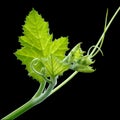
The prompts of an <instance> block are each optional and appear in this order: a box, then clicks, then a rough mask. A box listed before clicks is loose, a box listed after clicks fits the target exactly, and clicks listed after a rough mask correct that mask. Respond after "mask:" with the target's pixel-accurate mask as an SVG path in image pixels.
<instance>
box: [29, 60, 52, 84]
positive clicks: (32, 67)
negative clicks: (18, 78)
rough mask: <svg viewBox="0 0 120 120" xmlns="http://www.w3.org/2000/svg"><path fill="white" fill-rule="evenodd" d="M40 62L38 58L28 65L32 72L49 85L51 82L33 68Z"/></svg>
mask: <svg viewBox="0 0 120 120" xmlns="http://www.w3.org/2000/svg"><path fill="white" fill-rule="evenodd" d="M39 61H40V59H39V58H34V59H33V60H32V61H31V63H30V68H31V69H32V71H33V72H35V73H36V74H38V75H40V76H41V77H42V78H43V79H44V80H45V81H46V82H48V83H51V81H50V80H49V79H48V78H47V77H46V75H45V74H43V73H41V72H40V71H37V70H36V69H35V66H36V65H37V64H38V62H39Z"/></svg>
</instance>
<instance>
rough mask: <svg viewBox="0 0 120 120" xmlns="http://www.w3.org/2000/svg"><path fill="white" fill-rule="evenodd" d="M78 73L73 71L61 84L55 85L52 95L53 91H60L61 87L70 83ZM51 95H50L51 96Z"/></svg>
mask: <svg viewBox="0 0 120 120" xmlns="http://www.w3.org/2000/svg"><path fill="white" fill-rule="evenodd" d="M77 73H78V71H75V72H73V73H72V74H71V75H70V76H69V77H68V78H67V79H66V80H64V81H63V82H62V83H61V84H60V85H58V86H57V87H55V88H54V89H53V90H52V91H51V93H50V95H52V94H53V93H55V92H56V91H58V90H59V89H60V88H61V87H63V86H64V85H65V84H66V83H68V82H69V81H70V80H71V79H72V78H73V77H74V76H75V75H76V74H77ZM50 95H49V96H50Z"/></svg>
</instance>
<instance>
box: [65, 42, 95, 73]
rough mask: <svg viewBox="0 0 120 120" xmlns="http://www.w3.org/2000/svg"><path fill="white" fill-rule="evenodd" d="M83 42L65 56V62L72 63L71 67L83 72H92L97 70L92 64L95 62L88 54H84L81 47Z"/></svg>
mask: <svg viewBox="0 0 120 120" xmlns="http://www.w3.org/2000/svg"><path fill="white" fill-rule="evenodd" d="M80 45H81V44H80V43H78V44H77V45H76V46H75V47H74V48H73V49H72V50H71V51H70V53H69V54H68V56H67V57H66V58H65V60H64V61H65V62H67V63H69V64H70V69H72V70H76V71H78V72H83V73H91V72H94V71H95V70H94V69H93V68H92V67H91V66H90V65H91V64H93V63H94V62H93V61H92V59H91V58H90V57H89V56H88V55H84V53H85V52H84V51H83V50H82V49H81V46H80Z"/></svg>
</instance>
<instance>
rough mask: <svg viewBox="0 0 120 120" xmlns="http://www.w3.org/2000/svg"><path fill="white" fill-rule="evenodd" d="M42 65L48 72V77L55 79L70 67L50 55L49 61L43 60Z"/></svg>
mask: <svg viewBox="0 0 120 120" xmlns="http://www.w3.org/2000/svg"><path fill="white" fill-rule="evenodd" d="M42 63H43V65H44V66H45V68H46V70H47V74H48V75H47V76H48V77H50V76H52V77H53V78H54V77H55V76H58V75H62V74H63V72H65V71H66V70H68V69H69V65H68V64H65V63H64V62H63V61H61V60H59V59H58V58H57V57H55V56H53V55H50V56H49V57H48V58H47V59H44V58H43V59H42Z"/></svg>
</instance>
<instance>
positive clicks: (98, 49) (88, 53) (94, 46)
mask: <svg viewBox="0 0 120 120" xmlns="http://www.w3.org/2000/svg"><path fill="white" fill-rule="evenodd" d="M92 48H96V49H97V51H100V52H101V54H102V56H103V55H104V54H103V52H102V50H101V47H98V46H96V45H92V46H91V47H90V48H89V49H88V51H87V56H91V55H90V51H91V49H92ZM97 51H96V52H95V53H94V54H93V55H92V56H91V57H94V56H95V55H96V54H97Z"/></svg>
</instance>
